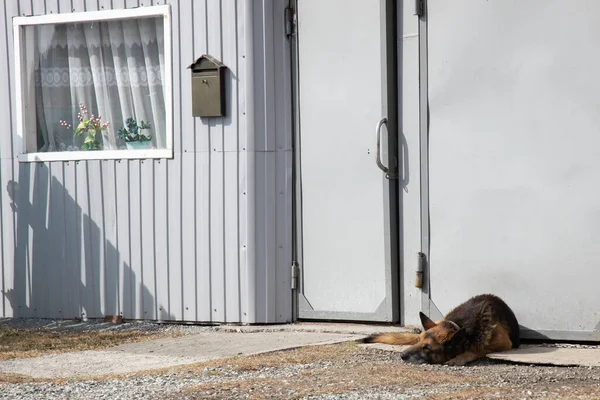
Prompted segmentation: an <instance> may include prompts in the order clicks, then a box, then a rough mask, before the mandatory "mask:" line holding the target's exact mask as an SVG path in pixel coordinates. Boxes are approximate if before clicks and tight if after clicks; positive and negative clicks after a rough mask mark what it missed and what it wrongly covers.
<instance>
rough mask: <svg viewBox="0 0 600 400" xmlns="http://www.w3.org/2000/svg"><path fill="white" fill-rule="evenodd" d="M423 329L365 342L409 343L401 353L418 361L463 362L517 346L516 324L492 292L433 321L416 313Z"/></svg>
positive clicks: (454, 363)
mask: <svg viewBox="0 0 600 400" xmlns="http://www.w3.org/2000/svg"><path fill="white" fill-rule="evenodd" d="M419 316H420V317H421V323H422V324H423V328H425V330H424V331H423V332H421V333H420V334H419V333H381V334H375V335H372V336H369V337H368V338H366V339H365V340H364V342H366V343H387V344H397V345H412V346H411V347H409V348H408V349H406V351H404V352H403V353H402V354H401V358H402V359H403V360H404V361H407V362H412V363H417V364H425V363H427V364H444V363H446V364H447V365H465V364H467V363H470V362H471V361H474V360H477V359H478V358H481V357H483V356H485V355H486V354H488V353H493V352H497V351H505V350H510V349H511V348H518V347H519V344H520V340H519V324H518V323H517V318H516V317H515V314H514V313H513V312H512V310H511V309H510V308H509V307H508V305H506V303H505V302H504V301H502V299H500V298H499V297H497V296H494V295H491V294H483V295H479V296H475V297H473V298H471V299H469V300H467V301H466V302H464V303H463V304H461V305H459V306H458V307H456V308H455V309H454V310H452V311H450V312H449V313H448V314H447V315H446V316H445V317H444V319H442V320H441V321H439V322H437V323H436V322H433V321H432V320H431V319H429V318H428V317H427V316H425V314H423V313H419Z"/></svg>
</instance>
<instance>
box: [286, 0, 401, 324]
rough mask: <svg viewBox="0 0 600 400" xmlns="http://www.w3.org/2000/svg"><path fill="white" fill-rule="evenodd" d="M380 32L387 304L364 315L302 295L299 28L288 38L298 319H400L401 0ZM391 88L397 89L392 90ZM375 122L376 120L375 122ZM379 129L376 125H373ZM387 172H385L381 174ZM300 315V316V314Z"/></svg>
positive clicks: (388, 5) (386, 10)
mask: <svg viewBox="0 0 600 400" xmlns="http://www.w3.org/2000/svg"><path fill="white" fill-rule="evenodd" d="M298 1H302V0H289V4H288V7H289V8H291V9H293V13H292V14H293V15H294V16H295V17H294V20H293V25H295V24H297V17H296V15H297V14H296V12H297V9H298V8H297V5H298ZM380 5H381V14H382V15H381V20H382V21H385V24H381V34H382V37H385V41H384V42H383V43H382V54H384V55H385V61H384V62H382V66H381V67H382V70H383V72H384V73H383V81H382V86H383V87H387V88H388V90H383V104H384V109H383V110H382V117H383V116H385V117H386V118H387V123H386V128H387V152H386V153H384V154H387V159H386V160H384V163H385V165H387V166H388V167H389V173H388V174H386V176H387V180H388V184H387V185H384V213H385V214H384V230H385V234H384V237H385V239H386V243H385V282H386V288H385V293H386V297H385V300H384V301H383V302H382V303H381V305H380V306H379V308H378V309H377V310H376V311H375V312H373V313H362V312H328V311H318V310H317V311H315V310H313V309H312V306H311V305H310V303H309V302H308V301H307V299H306V298H305V297H304V295H303V284H304V282H303V274H302V271H303V270H302V266H303V251H302V250H303V243H302V236H303V229H302V221H303V219H302V176H301V174H302V172H301V171H302V169H301V157H302V154H301V153H302V152H301V148H302V143H301V135H300V132H301V126H300V101H299V100H300V96H299V87H300V86H299V81H300V77H299V64H298V57H299V40H302V39H301V38H298V30H297V29H295V31H294V34H293V35H290V36H289V39H290V41H291V43H290V58H291V63H290V64H291V66H292V75H291V76H292V90H291V95H292V116H293V117H292V118H293V119H292V135H293V161H292V181H293V184H292V260H293V262H292V289H293V293H292V304H293V310H292V311H293V312H292V315H293V318H294V320H303V319H309V320H331V319H335V320H340V321H369V322H394V323H399V322H400V315H401V296H400V288H401V282H400V277H401V268H402V267H401V265H400V260H401V257H400V255H401V251H402V249H401V245H400V241H399V237H400V235H399V229H400V221H399V217H400V207H399V181H398V175H399V173H398V172H399V169H400V168H399V162H398V148H399V130H398V126H399V109H400V102H399V99H400V96H399V93H400V91H401V89H400V86H399V77H400V74H401V71H400V69H399V68H401V63H400V62H399V52H398V39H399V29H398V28H399V23H398V21H399V18H400V15H401V14H400V13H399V9H400V7H401V5H402V1H401V0H380ZM390 88H393V89H391V90H390ZM375 122H376V121H374V123H375ZM374 128H375V124H374ZM373 138H374V139H375V129H374V131H373ZM373 168H377V165H376V162H375V158H374V159H373ZM382 174H383V172H382ZM301 314H302V315H301Z"/></svg>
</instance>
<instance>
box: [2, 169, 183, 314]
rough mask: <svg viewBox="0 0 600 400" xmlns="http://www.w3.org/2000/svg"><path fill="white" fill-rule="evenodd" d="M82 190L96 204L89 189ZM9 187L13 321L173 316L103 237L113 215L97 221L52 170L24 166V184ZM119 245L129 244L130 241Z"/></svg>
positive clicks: (21, 171) (9, 297)
mask: <svg viewBox="0 0 600 400" xmlns="http://www.w3.org/2000/svg"><path fill="white" fill-rule="evenodd" d="M50 165H52V164H50ZM80 165H81V166H82V167H83V168H86V164H85V163H82V164H80ZM50 168H52V166H51V167H50ZM77 168H79V167H77ZM32 172H33V173H32ZM78 172H79V171H78ZM86 173H87V171H86ZM63 177H64V175H63ZM100 187H101V198H102V204H104V198H105V191H104V188H103V187H102V186H100ZM79 189H80V190H86V191H87V196H83V197H84V199H83V201H84V202H85V201H87V202H89V201H90V193H89V187H88V185H86V187H85V188H79ZM6 190H7V191H8V192H9V195H10V198H11V200H12V203H11V204H10V206H11V208H12V211H13V213H15V216H16V229H15V231H16V238H15V253H14V271H13V274H14V279H13V287H12V288H10V289H8V290H6V291H5V292H4V296H5V297H6V298H7V300H8V301H9V302H10V304H11V307H12V311H13V313H12V314H13V317H40V318H102V317H104V316H105V315H123V317H124V318H125V319H158V320H170V319H174V318H173V317H172V316H171V315H169V313H168V312H167V311H166V307H163V306H159V305H157V304H156V300H155V298H154V296H153V294H152V293H153V291H150V290H148V288H147V287H146V286H145V285H144V284H143V277H142V276H139V275H141V274H140V273H139V272H138V273H137V274H136V271H134V270H133V269H132V268H131V259H130V258H129V257H128V258H129V259H124V258H123V257H121V255H120V253H119V251H118V249H117V247H115V245H114V244H113V243H110V242H109V241H108V240H106V239H105V238H104V237H103V236H104V233H103V232H104V230H101V229H100V227H99V225H98V222H99V223H101V224H104V223H105V222H104V221H106V219H105V217H106V216H105V215H102V219H104V221H102V220H101V221H94V220H92V218H91V217H90V216H89V215H87V214H86V213H85V212H84V211H83V210H82V207H81V206H80V205H79V204H80V203H78V201H77V200H76V199H75V198H73V196H72V195H71V193H69V190H67V189H66V188H65V187H64V186H63V185H62V184H61V182H60V181H59V180H57V179H56V178H55V177H54V176H52V173H51V171H50V170H49V168H48V165H46V164H44V163H39V164H29V163H20V164H19V179H18V182H14V181H10V182H9V183H8V184H7V187H6ZM75 193H80V192H77V191H75ZM76 196H77V194H76ZM80 201H82V199H80ZM113 201H114V200H113ZM87 205H88V207H87V209H90V207H89V203H88V204H87ZM104 212H105V210H104V209H103V213H104ZM112 217H113V218H114V216H112ZM127 223H128V225H129V226H131V222H130V221H127ZM115 229H116V228H115ZM138 236H139V234H138ZM116 242H123V243H124V245H129V244H130V243H131V239H130V238H129V237H126V238H118V240H116ZM140 271H142V270H141V268H140ZM142 274H143V272H142ZM154 278H156V277H154ZM154 282H155V280H154Z"/></svg>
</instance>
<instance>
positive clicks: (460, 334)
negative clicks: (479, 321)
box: [450, 328, 465, 345]
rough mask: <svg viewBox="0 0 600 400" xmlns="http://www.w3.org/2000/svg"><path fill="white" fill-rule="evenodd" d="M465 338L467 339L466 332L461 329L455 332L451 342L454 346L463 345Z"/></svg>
mask: <svg viewBox="0 0 600 400" xmlns="http://www.w3.org/2000/svg"><path fill="white" fill-rule="evenodd" d="M464 337H465V330H464V329H463V328H460V329H459V330H457V331H456V332H454V335H452V337H451V338H450V342H452V344H453V345H458V344H460V343H462V341H463V339H464Z"/></svg>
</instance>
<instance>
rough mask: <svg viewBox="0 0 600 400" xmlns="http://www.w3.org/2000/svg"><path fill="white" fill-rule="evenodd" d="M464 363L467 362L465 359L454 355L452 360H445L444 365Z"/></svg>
mask: <svg viewBox="0 0 600 400" xmlns="http://www.w3.org/2000/svg"><path fill="white" fill-rule="evenodd" d="M466 363H467V360H463V359H461V358H458V357H455V358H453V359H452V360H448V361H446V365H449V366H451V367H464V366H465V364H466Z"/></svg>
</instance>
